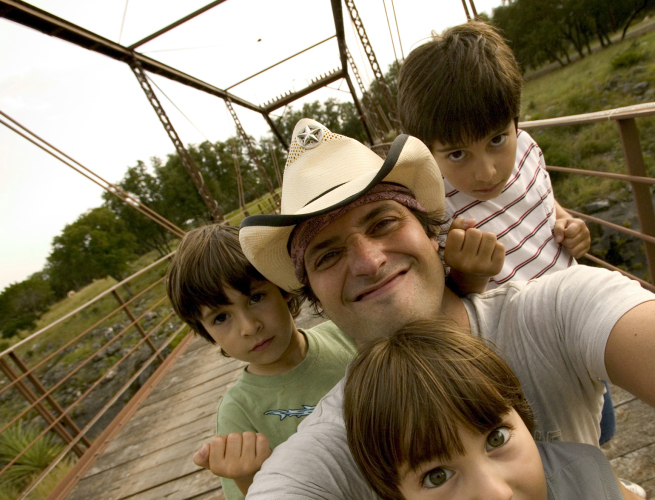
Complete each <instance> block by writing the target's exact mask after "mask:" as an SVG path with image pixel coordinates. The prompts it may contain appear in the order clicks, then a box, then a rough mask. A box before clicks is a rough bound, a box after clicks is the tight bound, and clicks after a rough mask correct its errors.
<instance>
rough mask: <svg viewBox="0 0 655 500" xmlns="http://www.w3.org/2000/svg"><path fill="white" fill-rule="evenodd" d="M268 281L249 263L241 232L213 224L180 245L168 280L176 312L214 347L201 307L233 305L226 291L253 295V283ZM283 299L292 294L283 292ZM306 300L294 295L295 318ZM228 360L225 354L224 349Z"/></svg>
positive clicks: (291, 307)
mask: <svg viewBox="0 0 655 500" xmlns="http://www.w3.org/2000/svg"><path fill="white" fill-rule="evenodd" d="M262 281H268V280H267V279H266V278H264V277H263V276H262V275H261V274H260V273H259V271H257V269H255V267H254V266H253V265H252V264H251V263H250V262H249V261H248V259H246V257H245V256H244V255H243V251H242V250H241V245H240V244H239V228H237V227H234V226H227V225H224V224H210V225H208V226H203V227H199V228H196V229H193V230H191V231H189V232H188V233H187V234H186V235H185V236H184V238H182V241H180V244H179V246H178V247H177V251H176V252H175V255H174V256H173V259H172V260H171V264H170V266H169V267H168V273H167V276H166V291H167V293H168V298H169V299H170V300H171V304H172V305H173V309H174V310H175V312H176V313H177V315H178V316H179V317H180V318H182V320H184V322H185V323H187V324H188V325H189V326H190V327H191V328H192V329H193V330H194V331H195V332H196V333H197V334H198V335H200V336H201V337H204V338H205V339H207V340H208V341H209V342H211V343H212V344H215V343H216V342H215V341H214V339H212V338H211V336H210V335H209V333H207V330H205V327H204V326H203V325H202V323H201V321H200V320H201V314H200V307H201V306H207V307H217V306H220V305H223V304H229V303H230V301H229V300H228V298H227V297H226V295H225V287H230V288H234V289H235V290H238V291H239V292H241V293H242V294H243V295H249V294H250V289H251V287H252V285H253V283H256V282H262ZM280 292H281V293H282V295H283V297H285V298H286V297H289V292H286V291H284V290H282V289H280ZM302 302H303V299H302V297H300V296H299V295H297V294H291V298H290V300H288V301H287V304H288V306H289V311H290V312H291V315H292V316H293V317H294V318H295V317H296V316H298V313H299V312H300V306H301V305H302ZM221 352H222V353H223V355H224V356H225V355H226V354H225V352H223V350H222V349H221Z"/></svg>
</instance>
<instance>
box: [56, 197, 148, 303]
mask: <svg viewBox="0 0 655 500" xmlns="http://www.w3.org/2000/svg"><path fill="white" fill-rule="evenodd" d="M136 245H137V238H136V236H135V235H134V234H132V233H131V232H130V231H129V230H128V226H127V224H126V223H125V221H123V220H121V219H119V218H118V216H117V215H116V214H115V213H114V212H112V211H111V210H109V208H107V207H100V208H94V209H92V210H90V211H89V212H87V213H85V214H82V215H81V216H80V217H79V218H78V219H77V220H76V221H75V222H73V223H72V224H69V225H67V226H66V227H65V228H64V230H63V231H62V234H61V235H59V236H56V237H55V238H54V240H53V248H52V252H51V253H50V255H49V256H48V264H47V267H46V272H47V274H48V276H49V278H50V286H51V287H52V289H53V291H54V292H55V295H56V296H57V297H59V298H61V297H63V296H64V295H65V294H66V293H67V292H68V291H69V290H78V289H80V288H81V287H82V286H84V285H86V284H88V283H90V282H91V281H92V280H93V279H94V278H104V277H105V276H108V275H109V276H113V277H114V278H116V279H121V278H122V277H124V276H126V275H125V272H126V271H127V270H128V265H127V262H128V261H130V260H132V259H133V258H134V257H135V249H136Z"/></svg>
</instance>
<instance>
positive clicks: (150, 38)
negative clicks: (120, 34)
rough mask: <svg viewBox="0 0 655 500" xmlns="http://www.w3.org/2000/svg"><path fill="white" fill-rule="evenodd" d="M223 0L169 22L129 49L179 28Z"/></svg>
mask: <svg viewBox="0 0 655 500" xmlns="http://www.w3.org/2000/svg"><path fill="white" fill-rule="evenodd" d="M223 2H225V0H215V1H213V2H212V3H209V4H207V5H205V6H204V7H201V8H200V9H198V10H196V11H195V12H192V13H191V14H189V15H188V16H184V17H183V18H182V19H178V20H177V21H175V22H174V23H171V24H169V25H168V26H166V27H165V28H162V29H160V30H159V31H157V32H155V33H153V34H152V35H148V36H147V37H145V38H143V39H142V40H139V41H138V42H136V43H133V44H132V45H130V46H129V47H128V49H130V50H134V49H136V48H137V47H140V46H141V45H143V44H145V43H148V42H149V41H150V40H154V39H155V38H157V37H158V36H161V35H163V34H164V33H167V32H168V31H170V30H172V29H173V28H177V27H178V26H179V25H181V24H184V23H186V22H187V21H190V20H191V19H193V18H194V17H196V16H199V15H200V14H202V13H203V12H207V11H208V10H209V9H213V8H214V7H216V6H217V5H219V4H222V3H223Z"/></svg>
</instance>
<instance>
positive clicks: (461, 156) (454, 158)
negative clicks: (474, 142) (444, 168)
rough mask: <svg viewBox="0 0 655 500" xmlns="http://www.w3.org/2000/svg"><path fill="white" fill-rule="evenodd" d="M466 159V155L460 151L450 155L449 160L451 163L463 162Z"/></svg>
mask: <svg viewBox="0 0 655 500" xmlns="http://www.w3.org/2000/svg"><path fill="white" fill-rule="evenodd" d="M464 158H466V153H465V152H464V151H462V150H461V149H458V150H457V151H453V152H452V153H450V154H449V155H448V159H449V160H450V161H462V160H463V159H464Z"/></svg>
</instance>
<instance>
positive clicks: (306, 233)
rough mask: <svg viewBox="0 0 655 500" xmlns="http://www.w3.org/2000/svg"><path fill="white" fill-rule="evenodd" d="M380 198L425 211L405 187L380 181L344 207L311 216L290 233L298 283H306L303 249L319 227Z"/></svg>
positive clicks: (291, 250)
mask: <svg viewBox="0 0 655 500" xmlns="http://www.w3.org/2000/svg"><path fill="white" fill-rule="evenodd" d="M382 200H393V201H396V202H398V203H400V204H401V205H403V206H405V207H407V208H409V209H413V210H418V211H420V212H425V211H426V210H425V208H423V207H422V206H421V204H420V203H419V202H418V201H417V200H416V198H415V197H414V195H413V194H412V192H411V191H410V190H409V189H407V188H406V187H404V186H400V185H398V184H390V183H388V182H381V183H380V184H376V185H375V186H374V187H372V188H371V189H370V190H368V191H367V192H366V193H365V194H363V195H362V196H360V197H359V198H357V199H356V200H355V201H353V202H352V203H350V204H348V205H346V206H345V207H341V208H337V209H335V210H332V211H331V212H328V213H326V214H324V215H319V216H317V217H312V218H311V219H309V220H306V221H305V222H301V223H300V224H298V225H297V226H296V227H295V229H294V230H293V233H292V234H291V245H290V246H289V255H290V256H291V260H292V261H293V266H294V268H295V273H296V279H297V280H298V281H299V282H300V283H303V284H306V278H305V277H306V274H305V250H306V249H307V245H309V242H310V241H312V239H313V238H314V236H316V235H317V234H318V233H319V232H320V231H321V229H323V228H324V227H325V226H327V225H328V224H330V223H332V222H334V221H335V220H337V219H338V218H339V217H341V216H342V215H344V214H345V213H346V212H349V211H350V210H352V209H353V208H357V207H360V206H362V205H366V204H367V203H372V202H374V201H382Z"/></svg>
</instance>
